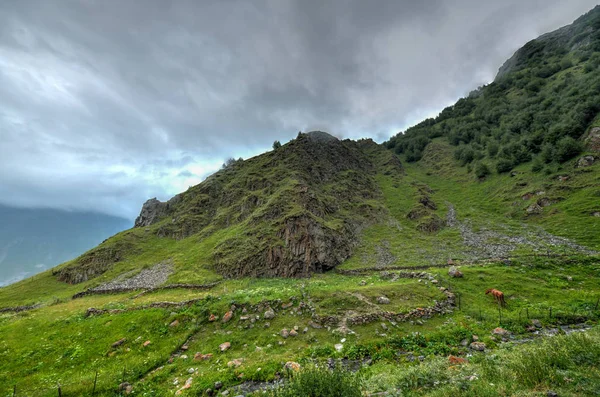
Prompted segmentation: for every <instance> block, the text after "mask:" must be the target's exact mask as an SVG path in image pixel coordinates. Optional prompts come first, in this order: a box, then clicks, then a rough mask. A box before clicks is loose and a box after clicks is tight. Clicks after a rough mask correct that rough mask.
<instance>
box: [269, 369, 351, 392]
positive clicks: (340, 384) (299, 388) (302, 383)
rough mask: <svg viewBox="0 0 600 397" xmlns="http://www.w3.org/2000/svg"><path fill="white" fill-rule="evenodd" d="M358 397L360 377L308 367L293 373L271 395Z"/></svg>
mask: <svg viewBox="0 0 600 397" xmlns="http://www.w3.org/2000/svg"><path fill="white" fill-rule="evenodd" d="M299 396H303V397H360V396H362V393H361V379H360V377H359V376H358V375H355V374H352V373H349V372H346V371H343V370H339V369H336V370H333V371H330V370H327V369H319V368H309V369H305V370H303V371H301V372H298V373H295V374H294V375H292V377H291V378H290V380H289V382H288V383H287V384H286V385H285V386H283V387H281V388H278V389H275V390H273V391H272V392H271V397H299Z"/></svg>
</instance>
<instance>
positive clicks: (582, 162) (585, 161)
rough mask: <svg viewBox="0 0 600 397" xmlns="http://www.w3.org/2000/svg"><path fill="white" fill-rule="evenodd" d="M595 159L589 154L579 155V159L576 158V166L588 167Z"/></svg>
mask: <svg viewBox="0 0 600 397" xmlns="http://www.w3.org/2000/svg"><path fill="white" fill-rule="evenodd" d="M595 161H596V158H595V157H594V156H591V155H588V156H583V157H580V158H579V160H577V168H583V167H589V166H591V165H592V164H594V162H595Z"/></svg>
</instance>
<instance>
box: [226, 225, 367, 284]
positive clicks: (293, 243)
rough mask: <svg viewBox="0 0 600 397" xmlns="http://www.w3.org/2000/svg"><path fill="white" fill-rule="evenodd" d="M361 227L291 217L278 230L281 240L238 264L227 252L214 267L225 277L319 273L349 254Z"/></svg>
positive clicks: (301, 275) (330, 267)
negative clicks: (337, 226)
mask: <svg viewBox="0 0 600 397" xmlns="http://www.w3.org/2000/svg"><path fill="white" fill-rule="evenodd" d="M360 229H361V227H360V225H356V224H347V225H344V226H343V227H342V228H341V230H334V229H331V228H328V227H327V226H324V225H323V224H321V223H320V222H318V221H317V220H315V219H314V218H313V217H311V216H308V215H304V216H298V217H292V218H289V219H288V220H287V221H286V222H285V224H284V225H283V227H282V228H281V229H280V230H279V232H278V233H277V237H278V238H279V241H280V243H275V244H270V246H268V247H267V248H265V249H264V250H263V251H262V253H256V255H250V256H247V257H245V258H243V259H242V260H240V261H239V262H237V263H231V261H230V260H229V258H230V255H227V254H226V255H225V256H224V257H223V258H217V262H216V269H217V271H219V272H220V273H222V274H223V275H225V276H226V277H248V276H250V277H306V276H309V275H310V274H312V273H321V272H324V271H327V270H330V269H333V268H334V267H335V266H337V265H338V264H340V263H341V262H343V261H344V260H345V259H347V258H348V257H349V256H350V254H351V253H352V249H353V248H354V246H355V245H356V244H357V242H358V232H359V230H360ZM231 248H233V249H235V248H234V247H231Z"/></svg>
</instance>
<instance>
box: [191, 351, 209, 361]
mask: <svg viewBox="0 0 600 397" xmlns="http://www.w3.org/2000/svg"><path fill="white" fill-rule="evenodd" d="M212 356H213V355H212V354H211V353H208V354H202V353H200V352H198V353H196V354H194V360H195V361H206V360H210V359H211V358H212Z"/></svg>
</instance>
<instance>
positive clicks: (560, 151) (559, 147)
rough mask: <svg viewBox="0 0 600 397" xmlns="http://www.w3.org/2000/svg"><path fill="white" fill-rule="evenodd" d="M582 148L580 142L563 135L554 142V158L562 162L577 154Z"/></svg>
mask: <svg viewBox="0 0 600 397" xmlns="http://www.w3.org/2000/svg"><path fill="white" fill-rule="evenodd" d="M582 150H583V145H582V144H581V142H579V141H576V140H575V139H573V138H571V137H570V136H567V137H564V138H563V139H561V140H560V141H558V143H557V144H556V159H557V160H558V161H560V162H561V163H562V162H564V161H567V160H570V159H572V158H573V157H575V156H577V155H578V154H579V153H581V151H582Z"/></svg>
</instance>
